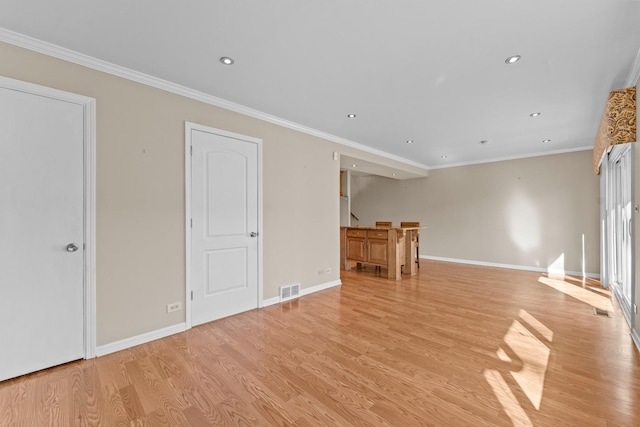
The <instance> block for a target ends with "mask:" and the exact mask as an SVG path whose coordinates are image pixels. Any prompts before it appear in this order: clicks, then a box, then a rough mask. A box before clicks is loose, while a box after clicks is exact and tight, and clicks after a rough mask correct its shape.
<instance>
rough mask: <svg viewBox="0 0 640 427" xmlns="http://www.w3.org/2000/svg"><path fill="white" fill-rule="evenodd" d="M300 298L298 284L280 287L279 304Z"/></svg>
mask: <svg viewBox="0 0 640 427" xmlns="http://www.w3.org/2000/svg"><path fill="white" fill-rule="evenodd" d="M299 296H300V283H294V284H293V285H287V286H280V302H283V301H288V300H291V299H294V298H298V297H299Z"/></svg>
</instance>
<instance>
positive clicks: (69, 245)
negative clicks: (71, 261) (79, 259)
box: [67, 243, 78, 252]
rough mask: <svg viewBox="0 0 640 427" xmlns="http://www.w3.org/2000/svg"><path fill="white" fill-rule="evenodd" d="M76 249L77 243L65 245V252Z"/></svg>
mask: <svg viewBox="0 0 640 427" xmlns="http://www.w3.org/2000/svg"><path fill="white" fill-rule="evenodd" d="M77 250H78V245H76V244H75V243H69V244H68V245H67V252H75V251H77Z"/></svg>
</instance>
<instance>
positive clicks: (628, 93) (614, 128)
mask: <svg viewBox="0 0 640 427" xmlns="http://www.w3.org/2000/svg"><path fill="white" fill-rule="evenodd" d="M635 141H636V87H635V86H631V87H628V88H625V89H620V90H614V91H612V92H611V93H609V99H608V100H607V106H606V108H605V110H604V114H603V115H602V120H601V121H600V128H599V129H598V135H597V137H596V143H595V145H594V147H593V171H594V172H595V174H596V175H600V164H601V163H602V159H603V158H604V155H605V154H606V153H607V152H608V151H609V149H610V147H611V146H613V145H615V144H624V143H627V142H635Z"/></svg>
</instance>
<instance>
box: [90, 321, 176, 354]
mask: <svg viewBox="0 0 640 427" xmlns="http://www.w3.org/2000/svg"><path fill="white" fill-rule="evenodd" d="M186 330H187V324H186V323H179V324H177V325H172V326H168V327H166V328H162V329H156V330H155V331H151V332H146V333H144V334H140V335H136V336H135V337H131V338H125V339H123V340H120V341H115V342H112V343H109V344H105V345H101V346H99V347H97V348H96V356H97V357H100V356H105V355H107V354H110V353H115V352H116V351H121V350H126V349H127V348H131V347H135V346H137V345H140V344H144V343H147V342H149V341H154V340H157V339H160V338H165V337H168V336H170V335H174V334H177V333H179V332H184V331H186Z"/></svg>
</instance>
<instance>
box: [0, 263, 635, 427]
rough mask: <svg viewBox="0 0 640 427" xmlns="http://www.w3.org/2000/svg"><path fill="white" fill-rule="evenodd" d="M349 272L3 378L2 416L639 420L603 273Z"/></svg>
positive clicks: (26, 419) (390, 421)
mask: <svg viewBox="0 0 640 427" xmlns="http://www.w3.org/2000/svg"><path fill="white" fill-rule="evenodd" d="M378 274H379V273H378ZM383 274H384V271H383ZM342 281H343V285H342V286H341V287H338V288H333V289H329V290H326V291H323V292H318V293H316V294H312V295H309V296H306V297H303V298H301V299H299V300H296V301H293V302H289V303H285V304H282V305H276V306H271V307H267V308H265V309H262V310H255V311H251V312H248V313H244V314H241V315H238V316H234V317H231V318H228V319H225V320H221V321H217V322H212V323H210V324H206V325H202V326H198V327H195V328H193V329H191V330H189V331H187V332H185V333H181V334H178V335H174V336H171V337H168V338H165V339H162V340H158V341H155V342H152V343H149V344H145V345H141V346H138V347H135V348H132V349H129V350H125V351H121V352H119V353H114V354H111V355H108V356H104V357H101V358H98V359H94V360H88V361H80V362H74V363H70V364H67V365H64V366H60V367H57V368H53V369H49V370H47V371H43V372H38V373H35V374H31V375H27V376H24V377H20V378H17V379H13V380H9V381H5V382H3V383H0V425H1V426H12V427H14V426H28V427H33V426H48V425H58V426H80V425H82V426H85V425H102V426H146V425H149V426H156V425H157V426H208V425H229V426H241V425H242V426H270V425H279V426H319V425H329V426H402V427H405V426H423V425H424V426H430V425H431V426H464V425H469V426H483V425H486V426H512V425H517V426H527V425H529V426H531V425H532V426H554V427H555V426H566V425H567V426H568V425H571V426H638V425H640V356H639V355H638V352H637V351H636V350H635V348H634V347H633V344H632V341H631V339H630V337H629V330H628V328H627V326H626V324H625V322H624V320H623V319H622V316H621V313H620V311H619V308H618V307H617V305H616V304H615V303H614V304H613V305H612V303H611V300H610V297H609V295H608V292H606V291H604V290H603V289H601V288H600V287H599V284H598V283H597V282H596V281H588V282H587V283H585V284H583V283H582V282H581V281H580V280H576V279H572V278H566V279H565V280H555V279H550V278H548V277H546V276H545V275H542V274H538V273H531V272H521V271H513V270H503V269H493V268H485V267H473V266H465V265H461V264H449V263H442V262H426V261H422V264H421V269H420V272H419V276H417V277H415V278H410V279H404V280H402V281H399V282H393V281H388V280H386V279H383V278H380V277H376V273H375V271H374V269H373V268H368V269H366V270H364V271H361V272H342ZM593 306H599V307H602V308H608V309H609V310H610V311H611V312H612V314H611V317H599V316H595V315H594V314H593Z"/></svg>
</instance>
